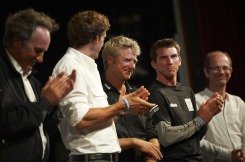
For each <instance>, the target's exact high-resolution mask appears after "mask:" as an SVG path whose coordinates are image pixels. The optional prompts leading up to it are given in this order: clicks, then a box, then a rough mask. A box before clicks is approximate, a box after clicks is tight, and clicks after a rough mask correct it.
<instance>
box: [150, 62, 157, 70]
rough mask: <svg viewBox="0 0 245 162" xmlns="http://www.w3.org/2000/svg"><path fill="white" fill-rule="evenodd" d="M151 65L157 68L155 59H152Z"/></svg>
mask: <svg viewBox="0 0 245 162" xmlns="http://www.w3.org/2000/svg"><path fill="white" fill-rule="evenodd" d="M151 66H152V68H153V69H156V68H157V66H156V61H155V60H151Z"/></svg>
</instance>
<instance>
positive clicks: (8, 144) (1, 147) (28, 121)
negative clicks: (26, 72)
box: [0, 49, 61, 162]
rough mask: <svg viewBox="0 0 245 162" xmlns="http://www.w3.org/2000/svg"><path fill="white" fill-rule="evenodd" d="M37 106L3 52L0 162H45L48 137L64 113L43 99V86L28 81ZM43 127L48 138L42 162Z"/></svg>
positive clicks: (0, 80) (1, 57) (0, 82)
mask: <svg viewBox="0 0 245 162" xmlns="http://www.w3.org/2000/svg"><path fill="white" fill-rule="evenodd" d="M28 79H29V81H30V83H31V86H32V88H33V90H34V93H35V95H36V98H37V102H35V103H32V102H30V101H29V99H28V98H27V96H26V94H25V90H24V85H23V82H22V78H21V75H20V74H19V73H18V72H17V71H16V70H15V68H14V67H13V66H12V64H11V62H10V60H9V58H8V56H7V54H6V52H5V50H4V49H1V52H0V162H17V161H18V162H41V161H46V159H47V158H48V154H49V137H48V133H49V131H51V130H55V129H56V128H57V124H58V123H59V121H60V117H61V112H60V111H59V110H58V109H54V108H52V106H51V104H50V103H49V101H48V100H47V99H46V98H44V97H41V90H42V86H41V83H40V82H39V81H38V80H36V79H35V78H34V76H33V75H32V74H31V75H30V76H29V77H28ZM41 123H43V127H44V133H45V136H46V138H47V140H48V141H47V142H48V144H47V146H46V152H45V158H44V160H42V140H41V136H40V132H39V126H40V124H41Z"/></svg>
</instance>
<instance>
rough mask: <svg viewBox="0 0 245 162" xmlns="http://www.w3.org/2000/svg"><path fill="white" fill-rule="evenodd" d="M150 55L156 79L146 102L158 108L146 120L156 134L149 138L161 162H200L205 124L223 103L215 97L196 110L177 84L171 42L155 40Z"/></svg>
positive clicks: (175, 51) (176, 52) (187, 89)
mask: <svg viewBox="0 0 245 162" xmlns="http://www.w3.org/2000/svg"><path fill="white" fill-rule="evenodd" d="M150 54H151V65H152V67H153V68H154V69H155V70H156V74H157V77H156V80H155V81H153V83H152V84H151V85H150V86H149V91H150V96H149V100H150V101H151V102H153V103H156V104H158V106H159V108H158V109H156V110H152V111H151V112H150V113H149V116H148V118H147V123H152V125H154V127H155V130H156V132H154V131H151V132H150V131H149V132H148V133H147V134H148V137H149V138H151V137H152V136H153V137H155V136H156V134H157V135H158V139H159V142H160V145H161V151H162V152H163V153H164V157H163V159H162V160H161V161H162V162H163V161H164V162H165V161H168V162H170V161H171V162H199V161H202V156H201V153H200V140H201V139H202V137H203V135H204V134H205V132H206V124H207V123H208V122H209V121H210V120H211V119H212V117H213V116H214V115H216V114H217V113H219V112H220V111H221V108H222V104H223V99H222V97H221V96H220V95H219V94H218V93H215V94H214V95H213V96H212V97H211V98H210V99H209V100H208V101H207V102H206V103H205V104H202V105H201V106H200V108H199V110H197V107H196V101H195V96H194V93H193V92H192V90H191V88H190V87H188V86H185V85H183V84H181V83H179V82H177V72H178V70H179V67H180V65H181V57H180V47H179V45H178V43H177V42H176V41H174V40H173V39H168V38H166V39H162V40H158V41H157V42H156V43H154V44H153V46H152V48H151V51H150ZM147 125H148V124H147ZM147 130H150V129H147ZM151 130H154V129H151ZM148 137H147V138H148Z"/></svg>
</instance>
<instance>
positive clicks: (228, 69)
mask: <svg viewBox="0 0 245 162" xmlns="http://www.w3.org/2000/svg"><path fill="white" fill-rule="evenodd" d="M209 69H210V70H212V71H218V70H221V69H222V70H223V71H230V70H231V67H229V66H210V67H209Z"/></svg>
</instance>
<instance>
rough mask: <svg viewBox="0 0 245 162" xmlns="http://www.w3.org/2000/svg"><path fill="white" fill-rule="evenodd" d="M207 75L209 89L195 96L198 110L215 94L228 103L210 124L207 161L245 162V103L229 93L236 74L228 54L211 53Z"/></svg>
mask: <svg viewBox="0 0 245 162" xmlns="http://www.w3.org/2000/svg"><path fill="white" fill-rule="evenodd" d="M204 74H205V76H206V77H207V78H208V79H209V86H208V87H207V88H205V89H204V90H203V91H201V92H199V93H197V94H195V97H196V102H197V105H198V106H197V107H199V105H201V104H202V103H203V102H205V101H206V100H207V99H208V98H209V97H210V96H212V94H213V93H214V92H218V93H219V94H220V95H221V96H222V97H223V98H224V100H225V102H224V105H223V108H222V111H221V113H219V114H217V115H216V116H214V117H213V119H212V120H211V122H210V123H209V124H208V130H207V133H206V134H205V137H204V138H203V139H202V140H201V149H202V152H203V158H204V161H205V162H243V161H245V158H244V157H243V155H244V154H245V153H244V152H242V149H244V148H245V127H244V125H245V103H244V101H243V100H242V99H241V98H240V97H238V96H235V95H231V94H229V93H227V92H226V85H227V83H228V81H229V79H230V77H231V74H232V61H231V58H230V56H229V55H228V53H226V52H222V51H213V52H210V53H208V54H207V56H206V60H205V67H204Z"/></svg>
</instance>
